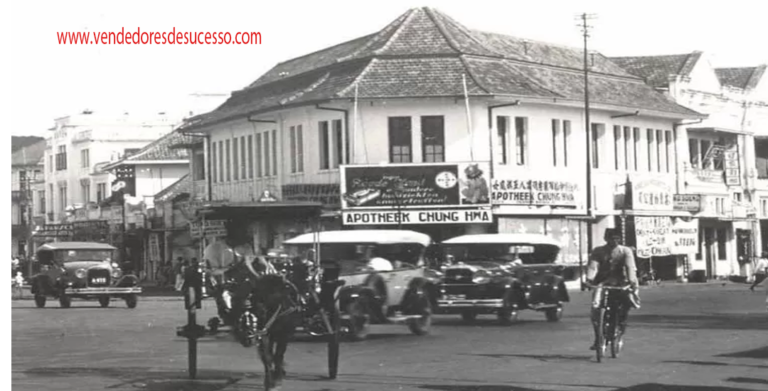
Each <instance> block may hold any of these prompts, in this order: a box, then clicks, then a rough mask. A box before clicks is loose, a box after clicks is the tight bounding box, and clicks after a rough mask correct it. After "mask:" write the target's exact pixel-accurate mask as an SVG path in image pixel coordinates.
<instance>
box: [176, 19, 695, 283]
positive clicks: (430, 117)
mask: <svg viewBox="0 0 768 391" xmlns="http://www.w3.org/2000/svg"><path fill="white" fill-rule="evenodd" d="M425 36H428V37H430V39H428V40H425V39H421V38H419V39H416V38H415V37H422V38H423V37H425ZM581 56H582V53H581V51H580V50H579V49H572V48H564V47H560V46H557V45H550V44H546V43H539V42H533V43H532V42H529V41H527V40H523V39H517V38H513V37H507V36H502V35H498V34H490V33H482V32H475V31H470V30H468V29H466V28H464V27H463V26H461V25H459V24H458V23H457V22H455V21H454V20H452V19H450V18H448V17H447V16H445V15H443V14H441V13H440V12H438V11H435V10H432V9H412V10H410V11H408V12H407V13H406V14H404V15H402V16H401V17H400V18H398V19H397V20H395V21H394V22H392V23H391V24H390V25H388V26H386V27H385V28H384V29H382V30H381V31H379V32H378V33H376V34H373V35H372V36H367V37H364V38H361V39H357V40H353V41H350V42H346V43H343V44H340V45H337V46H334V47H332V48H329V49H326V50H323V51H319V52H316V53H312V54H309V55H306V56H303V57H300V58H297V59H294V60H289V61H286V62H283V63H281V64H279V65H277V66H276V67H275V68H273V69H272V70H270V71H269V72H267V74H265V75H263V76H262V77H261V78H260V79H259V80H257V81H256V82H254V83H253V84H252V85H250V86H249V87H247V88H245V89H243V90H241V91H238V92H235V93H234V94H233V96H232V98H231V99H230V100H229V101H228V102H226V103H225V104H224V105H222V107H220V108H219V109H217V110H215V111H213V112H211V113H208V114H205V115H202V116H199V117H196V118H193V119H192V120H191V121H190V124H189V126H187V127H186V128H185V129H183V131H185V132H189V133H195V134H198V135H200V136H201V137H204V138H205V139H206V142H205V143H204V147H201V148H199V149H198V152H199V153H203V154H204V156H205V160H204V162H203V163H200V164H203V165H205V167H203V172H204V173H205V174H206V175H205V179H203V180H196V181H194V185H193V191H192V193H193V198H197V199H199V200H201V201H202V202H208V203H218V204H226V205H230V207H232V208H235V205H236V204H240V205H243V204H248V205H250V206H252V207H253V208H256V209H259V208H262V209H264V208H266V206H265V205H260V203H259V198H260V197H262V195H263V193H264V192H265V191H269V192H270V194H272V195H275V196H276V198H277V200H278V202H279V203H280V202H282V203H287V202H289V201H291V202H316V203H320V204H322V205H323V207H324V209H325V210H326V213H325V214H324V216H326V218H325V220H324V224H325V227H326V228H333V229H355V228H384V227H387V226H389V227H390V228H391V227H393V226H400V227H401V228H407V229H414V230H418V231H421V232H425V233H428V234H430V235H431V236H432V238H433V239H434V240H436V241H441V240H444V239H448V238H450V237H453V236H457V235H462V234H465V233H479V232H531V233H534V232H537V233H538V232H540V233H544V234H548V235H551V236H553V237H555V238H557V239H558V240H560V241H562V242H563V247H564V250H563V254H562V259H561V261H562V262H567V263H572V264H577V263H578V262H579V261H581V262H586V254H587V252H588V249H587V243H586V242H587V230H588V229H590V228H589V227H590V226H591V229H592V233H593V238H594V239H595V240H594V243H592V245H593V246H597V245H599V244H601V243H602V232H603V230H604V229H605V228H609V227H616V226H617V224H619V223H618V222H619V220H620V219H619V218H618V215H620V214H621V213H622V212H621V209H622V208H621V205H619V204H618V203H617V202H616V199H617V195H619V194H620V193H623V192H624V191H625V190H624V188H625V187H626V186H625V184H626V182H627V178H628V177H629V178H630V180H631V181H632V182H642V181H645V180H649V179H652V180H654V181H656V182H660V183H661V184H662V185H663V186H662V187H665V188H666V189H667V190H666V193H664V195H663V196H664V197H666V198H665V199H666V200H668V205H667V206H668V207H669V210H670V212H671V209H672V203H671V200H672V196H673V194H674V193H675V189H676V186H677V183H676V175H677V173H678V172H679V171H680V170H682V167H683V160H682V159H681V158H680V156H679V153H680V151H681V150H685V149H686V147H687V144H686V142H685V138H684V136H682V135H681V134H680V132H678V128H679V126H680V124H681V123H684V122H685V121H686V120H691V119H697V118H703V117H704V116H702V115H700V114H699V113H697V112H695V111H693V110H689V109H687V108H685V107H682V106H680V105H677V104H674V103H672V102H670V101H669V100H668V99H666V98H665V97H663V96H662V95H661V94H658V93H657V92H655V91H653V89H651V88H650V87H648V86H647V85H645V84H644V82H643V80H642V79H640V78H638V77H636V76H632V75H630V74H628V73H626V72H625V71H624V70H623V69H621V68H620V67H618V66H616V65H615V64H613V63H611V62H609V61H607V60H606V59H605V58H604V57H601V56H598V57H597V58H596V62H595V63H594V64H592V65H591V72H590V77H591V80H590V87H591V88H590V89H591V91H592V92H591V100H592V102H593V104H592V110H591V111H590V115H591V117H590V128H591V129H592V132H590V136H589V143H590V147H591V149H592V152H593V156H592V157H591V159H590V160H591V163H592V172H593V176H592V192H591V193H592V205H591V212H592V215H593V216H595V218H594V219H590V220H589V221H591V222H592V223H593V224H591V225H587V224H586V222H585V221H586V220H587V219H585V215H587V214H588V210H587V202H586V193H587V192H586V188H587V183H586V182H587V171H586V170H587V168H586V165H587V154H586V152H585V151H586V147H587V133H586V132H585V122H586V119H585V111H584V108H583V106H584V104H583V101H582V99H583V86H584V84H583V74H582V71H581V67H582V65H583V64H582V62H581V61H582V59H581V58H582V57H581ZM627 137H628V138H627ZM627 151H629V152H627ZM439 163H455V165H454V166H455V167H450V168H446V170H449V171H450V170H458V171H454V175H455V176H457V177H458V181H459V183H461V185H458V188H460V189H463V190H462V192H461V194H457V195H451V196H445V197H443V198H440V197H441V196H439V195H440V194H443V193H442V192H441V190H439V189H437V188H436V187H435V185H434V183H435V178H431V179H430V178H426V176H424V175H426V174H419V173H420V172H431V171H429V170H431V169H432V168H430V167H432V166H435V165H437V164H439ZM474 164H477V168H476V169H475V168H471V167H468V166H472V165H474ZM449 166H451V164H448V165H446V166H445V167H449ZM440 167H442V166H440ZM456 167H458V168H456ZM192 169H193V170H194V165H193V167H192ZM361 170H363V171H365V170H368V171H367V173H363V174H359V173H360V172H363V171H361ZM387 170H390V171H387ZM392 170H394V171H392ZM472 170H474V171H472ZM353 171H355V172H358V174H352V172H353ZM385 171H386V172H390V173H389V174H378V173H380V172H385ZM392 172H394V174H392ZM470 172H473V173H478V172H481V174H478V175H479V176H478V177H477V179H476V181H475V182H473V183H475V184H478V183H481V182H483V181H484V182H485V189H486V190H485V198H484V199H483V200H484V201H477V199H475V200H474V201H473V202H472V205H470V206H467V204H466V203H465V198H471V197H470V196H469V195H467V194H469V193H464V189H469V188H470V186H471V185H466V184H464V183H465V182H464V181H465V179H466V183H469V182H470V180H469V179H470V177H471V176H470V175H469V174H470ZM465 174H466V177H465ZM354 175H363V176H367V177H366V178H363V177H356V178H357V179H359V180H357V182H356V183H360V182H365V181H368V182H371V181H374V179H373V178H379V179H381V178H383V177H392V176H397V177H399V179H398V181H400V183H401V185H400V186H401V187H398V189H397V190H392V192H391V194H394V196H393V197H394V198H395V199H396V200H397V199H399V198H401V200H400V201H396V205H394V206H392V207H389V208H381V207H376V208H373V209H366V208H364V207H363V208H354V207H351V206H350V205H351V204H350V201H347V198H348V196H349V195H350V194H347V193H352V192H353V189H350V187H351V186H352V183H353V182H355V180H351V179H350V177H351V176H354ZM377 175H378V176H377ZM420 175H421V176H420ZM430 175H431V174H430ZM342 176H344V178H342ZM472 177H473V180H474V175H473V176H472ZM425 178H426V179H425ZM414 183H419V185H413V184H414ZM409 184H410V185H409ZM411 185H413V186H416V187H414V188H412V189H408V186H411ZM438 187H439V186H438ZM482 188H483V186H482V185H477V186H476V187H474V189H475V190H478V189H482ZM373 190H379V191H381V192H383V193H387V194H389V193H388V192H389V190H388V189H385V188H381V189H373ZM478 191H480V190H478ZM470 193H471V191H470ZM398 194H399V195H398ZM414 194H415V195H414ZM425 194H426V195H425ZM429 194H432V196H429ZM419 197H421V198H419ZM430 197H432V198H431V199H430V200H429V201H428V200H426V198H430ZM451 197H453V198H451ZM664 197H663V198H664ZM384 198H386V196H384ZM481 198H482V197H481ZM457 200H460V201H457ZM429 202H432V203H434V205H430V206H426V204H425V203H429ZM454 202H456V203H454ZM259 210H261V209H259ZM435 210H439V211H456V210H462V211H465V210H466V211H474V212H477V213H476V214H474V215H472V216H473V217H471V218H470V217H469V216H470V215H463V214H461V213H459V214H455V213H454V214H453V216H457V217H455V218H454V220H450V219H449V220H443V221H437V220H436V219H437V217H434V216H437V215H436V214H434V213H433V214H429V213H422V212H425V211H435ZM486 212H488V213H487V214H485V213H486ZM632 212H633V211H629V213H630V214H632ZM640 212H642V213H645V214H650V215H654V213H655V214H657V215H661V216H663V215H668V213H666V211H665V210H661V211H660V210H655V211H654V210H640ZM392 213H395V214H396V216H403V214H404V213H406V214H408V215H409V216H414V217H413V219H410V218H409V220H408V221H404V220H403V219H404V218H403V217H398V218H395V219H389V217H388V214H392ZM363 215H365V216H369V217H370V216H373V217H371V218H376V219H379V220H377V221H378V222H377V223H369V224H364V223H362V224H360V223H358V222H360V221H363V220H364V218H369V217H364V216H363ZM449 215H451V214H450V213H449V214H445V216H449ZM680 215H681V216H686V215H687V216H690V214H689V213H680ZM348 216H352V220H354V219H358V222H352V220H350V219H349V218H348ZM420 216H422V217H420ZM363 217H364V218H363ZM229 218H230V219H232V217H231V215H230V217H229ZM414 219H416V220H418V221H414ZM421 219H426V220H421ZM430 219H431V220H430ZM371 221H372V220H371ZM238 227H240V228H239V230H241V231H247V233H248V235H247V236H248V239H252V240H253V243H254V246H255V247H259V248H269V247H274V246H279V245H280V243H281V242H282V240H284V239H285V238H287V237H290V236H293V235H295V234H296V233H300V232H304V231H306V230H307V229H309V228H311V227H309V226H307V224H305V223H304V222H302V221H301V220H300V219H297V218H294V217H289V218H286V219H272V220H270V219H258V218H254V219H251V221H248V222H244V223H243V225H239V226H238ZM672 265H673V266H672V267H673V268H675V266H676V263H675V262H672Z"/></svg>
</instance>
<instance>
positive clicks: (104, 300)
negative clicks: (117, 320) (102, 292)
mask: <svg viewBox="0 0 768 391" xmlns="http://www.w3.org/2000/svg"><path fill="white" fill-rule="evenodd" d="M99 305H101V308H107V307H109V296H103V297H99Z"/></svg>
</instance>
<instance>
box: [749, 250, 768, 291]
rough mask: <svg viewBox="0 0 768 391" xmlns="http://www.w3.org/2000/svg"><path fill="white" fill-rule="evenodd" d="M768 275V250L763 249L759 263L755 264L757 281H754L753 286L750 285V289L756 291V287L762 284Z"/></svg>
mask: <svg viewBox="0 0 768 391" xmlns="http://www.w3.org/2000/svg"><path fill="white" fill-rule="evenodd" d="M767 275H768V251H763V253H762V256H761V257H760V259H758V260H757V265H755V273H754V277H755V282H754V283H752V286H750V287H749V290H751V291H754V290H755V287H756V286H758V285H760V283H761V282H763V280H765V278H766V276H767Z"/></svg>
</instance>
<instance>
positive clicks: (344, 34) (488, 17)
mask: <svg viewBox="0 0 768 391" xmlns="http://www.w3.org/2000/svg"><path fill="white" fill-rule="evenodd" d="M761 3H764V4H765V6H763V5H761ZM423 6H429V7H434V8H437V9H438V10H440V11H442V12H443V13H445V14H447V15H448V16H450V17H452V18H454V19H456V20H457V21H458V22H459V23H462V24H464V25H465V26H467V27H469V28H472V29H478V30H484V31H489V32H496V33H502V34H508V35H512V36H517V37H522V38H528V39H531V40H539V41H546V42H551V43H557V44H562V45H569V46H576V47H581V45H582V37H581V32H580V30H579V28H578V27H577V26H576V24H577V21H576V20H575V19H576V15H578V14H580V13H583V12H587V13H593V14H596V19H593V20H592V24H593V25H594V29H593V31H592V37H591V40H590V46H591V49H593V50H596V51H599V52H601V53H603V54H605V55H607V56H627V55H658V54H678V53H686V52H691V51H693V50H702V51H705V52H708V53H710V54H712V55H713V56H714V57H713V58H714V59H713V61H714V63H713V65H715V66H717V67H728V66H754V65H758V64H762V63H768V45H766V44H765V42H764V38H765V37H768V27H765V26H766V24H764V22H765V20H764V15H766V11H765V10H764V9H762V8H764V7H768V2H766V1H760V0H752V1H748V0H729V1H728V2H724V1H719V2H718V1H711V2H703V1H688V0H666V1H658V0H644V1H621V0H613V1H597V0H594V1H586V0H585V1H580V0H567V1H565V0H562V1H554V0H537V1H530V0H529V1H519V0H503V1H486V0H473V1H445V0H444V1H429V0H421V1H402V0H389V1H386V2H384V1H359V0H358V1H333V0H326V1H294V0H281V1H274V2H268V1H257V0H251V1H216V2H195V1H184V2H181V1H178V2H177V1H151V2H150V1H132V2H119V3H118V2H103V1H98V2H96V1H67V2H61V1H56V2H53V1H51V2H48V3H44V2H32V1H28V2H15V4H13V5H12V6H9V5H6V8H8V9H7V10H4V11H2V12H0V30H1V31H0V34H2V35H0V40H2V46H1V47H2V49H1V50H2V51H3V56H2V58H3V59H4V61H3V64H2V66H1V67H2V72H0V78H2V84H0V85H1V86H2V88H0V94H2V97H3V101H4V102H5V105H4V108H5V110H4V120H3V125H4V126H5V127H6V129H7V130H6V131H7V132H8V133H10V134H11V135H37V136H45V135H46V133H47V132H46V130H47V129H49V128H50V127H51V126H53V123H54V119H55V118H59V117H62V116H66V115H69V114H76V113H79V112H82V111H83V110H85V109H89V110H92V111H94V112H97V113H114V114H122V113H125V112H128V113H131V114H136V113H143V114H146V113H157V112H180V111H184V112H188V111H189V110H193V111H197V112H196V114H199V113H200V110H203V111H204V110H206V107H207V108H208V109H210V108H213V107H210V106H211V100H208V101H205V102H198V101H199V100H200V99H196V98H193V97H192V94H228V93H230V92H232V91H235V90H238V89H241V88H243V87H245V86H247V85H248V84H250V83H251V82H253V81H254V80H256V79H257V78H258V77H259V76H260V75H261V74H263V73H264V72H266V71H267V70H269V69H270V68H271V67H273V66H274V65H275V64H277V63H279V62H282V61H285V60H288V59H291V58H294V57H298V56H301V55H303V54H307V53H310V52H313V51H317V50H320V49H323V48H325V47H328V46H332V45H335V44H338V43H341V42H344V41H348V40H350V39H354V38H357V37H360V36H363V35H367V34H371V33H374V32H376V31H378V30H379V29H381V28H383V27H384V26H386V25H387V24H388V23H389V22H391V21H393V20H394V19H396V18H397V17H399V16H400V15H401V14H403V13H404V12H406V11H407V10H408V9H409V8H413V7H423ZM123 28H124V29H125V31H131V32H133V31H136V30H137V28H140V29H141V31H157V32H166V31H171V30H172V29H173V28H175V29H176V31H209V32H230V33H231V34H234V33H236V32H240V31H256V32H259V33H261V37H262V44H261V45H60V44H58V41H57V36H56V33H57V32H86V31H91V32H102V31H107V32H110V31H111V32H119V31H120V30H121V29H123ZM759 40H762V41H763V42H760V41H759ZM216 101H217V102H218V100H216Z"/></svg>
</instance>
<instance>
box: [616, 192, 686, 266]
mask: <svg viewBox="0 0 768 391" xmlns="http://www.w3.org/2000/svg"><path fill="white" fill-rule="evenodd" d="M626 188H627V189H628V192H627V193H625V194H626V195H628V197H627V196H624V197H617V198H616V201H617V205H616V209H619V210H621V213H620V214H619V215H618V216H616V217H615V219H616V220H615V223H616V226H617V227H620V228H621V229H622V233H623V237H624V244H625V245H626V246H629V247H632V248H634V249H635V257H636V264H637V269H638V273H639V274H640V276H641V277H643V276H647V277H649V278H650V277H651V276H655V278H657V279H661V280H674V279H682V278H687V277H688V274H689V271H690V269H691V264H690V254H693V253H694V252H695V251H696V248H697V247H698V240H699V234H698V224H699V223H698V221H697V220H696V219H694V218H692V215H691V212H690V211H688V210H685V209H684V208H680V207H676V205H677V204H678V203H679V202H680V200H681V198H680V197H679V195H676V194H675V193H674V192H673V191H672V186H671V185H670V184H669V183H667V182H664V181H659V180H653V179H651V180H639V181H633V182H628V183H627V186H626Z"/></svg>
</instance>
